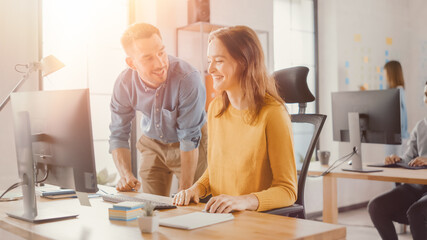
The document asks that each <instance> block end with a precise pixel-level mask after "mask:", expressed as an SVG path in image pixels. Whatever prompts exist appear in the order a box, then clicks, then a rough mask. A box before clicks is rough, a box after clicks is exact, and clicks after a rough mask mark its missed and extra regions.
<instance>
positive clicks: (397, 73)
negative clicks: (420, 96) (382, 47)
mask: <svg viewBox="0 0 427 240" xmlns="http://www.w3.org/2000/svg"><path fill="white" fill-rule="evenodd" d="M384 76H385V79H386V82H387V86H388V88H398V89H399V92H400V126H401V137H402V144H401V145H386V147H385V153H386V156H390V157H391V156H392V155H396V156H401V155H402V154H403V152H402V149H403V148H404V146H406V142H407V140H408V138H409V133H408V115H407V111H406V100H405V99H406V98H405V80H404V78H403V71H402V66H401V65H400V63H399V62H398V61H394V60H392V61H389V62H387V63H386V64H385V65H384ZM402 146H403V147H402Z"/></svg>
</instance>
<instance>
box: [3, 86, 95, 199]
mask: <svg viewBox="0 0 427 240" xmlns="http://www.w3.org/2000/svg"><path fill="white" fill-rule="evenodd" d="M11 102H12V108H13V115H14V122H15V142H16V148H17V157H18V171H19V174H20V176H21V177H22V176H23V174H25V173H27V174H28V172H27V171H28V170H29V169H28V168H27V167H25V166H28V165H25V163H24V162H23V161H26V160H25V159H24V158H22V156H21V157H20V154H21V155H22V153H23V152H25V151H22V148H23V146H24V147H25V144H23V141H24V142H25V139H30V140H29V142H31V148H28V149H30V151H31V152H32V154H30V155H32V158H33V160H34V163H35V164H37V167H38V174H37V175H38V179H40V178H41V177H43V176H44V174H45V172H44V171H45V169H46V168H45V166H47V169H48V177H47V179H46V181H45V182H46V183H50V184H53V185H57V186H61V187H64V188H73V189H75V190H76V191H79V192H87V193H95V192H97V191H98V188H97V182H96V169H95V160H94V150H93V138H92V125H91V117H90V105H89V90H88V89H78V90H61V91H37V92H20V93H14V94H12V96H11ZM29 133H30V134H31V136H30V137H28V136H27V135H28V134H29ZM27 145H28V144H27Z"/></svg>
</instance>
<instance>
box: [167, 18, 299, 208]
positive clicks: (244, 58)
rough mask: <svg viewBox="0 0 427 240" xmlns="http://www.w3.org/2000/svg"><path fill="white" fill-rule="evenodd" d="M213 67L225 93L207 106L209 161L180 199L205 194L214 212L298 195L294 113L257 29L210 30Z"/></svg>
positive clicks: (289, 200) (272, 204)
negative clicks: (270, 68)
mask: <svg viewBox="0 0 427 240" xmlns="http://www.w3.org/2000/svg"><path fill="white" fill-rule="evenodd" d="M208 42H209V46H208V60H209V68H208V71H209V74H211V76H212V78H213V81H214V88H215V90H216V91H218V92H219V93H220V94H219V96H218V97H216V98H215V99H214V100H213V101H212V103H211V104H210V106H209V110H208V121H207V122H208V142H209V145H208V169H207V170H206V171H205V173H204V174H203V175H202V177H200V179H199V180H198V181H197V182H196V183H195V184H194V185H193V186H192V187H191V188H189V189H186V190H183V191H181V192H179V193H178V194H177V195H176V196H175V197H174V203H175V204H177V205H188V204H189V203H190V201H194V202H198V201H199V198H200V197H201V198H204V197H206V196H207V195H209V194H212V196H213V197H212V198H211V199H210V200H209V202H208V203H207V204H206V210H207V211H208V212H211V213H229V212H231V211H242V210H257V211H266V210H270V209H274V208H280V207H285V206H289V205H292V204H293V203H294V202H295V200H296V188H297V183H296V179H297V177H296V167H295V160H294V152H293V141H292V129H291V121H290V117H289V114H288V113H287V111H286V109H285V107H284V105H283V100H282V99H281V98H280V97H279V95H278V93H277V89H276V85H275V82H274V79H273V78H272V77H270V76H269V74H268V73H267V69H266V66H265V62H264V53H263V51H262V47H261V44H260V41H259V40H258V37H257V35H256V33H255V32H254V31H253V30H252V29H250V28H249V27H246V26H235V27H228V28H221V29H218V30H216V31H214V32H212V33H211V34H210V36H209V41H208Z"/></svg>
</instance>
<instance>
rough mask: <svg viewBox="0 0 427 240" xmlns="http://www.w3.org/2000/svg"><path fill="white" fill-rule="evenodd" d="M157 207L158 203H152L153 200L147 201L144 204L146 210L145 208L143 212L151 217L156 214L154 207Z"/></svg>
mask: <svg viewBox="0 0 427 240" xmlns="http://www.w3.org/2000/svg"><path fill="white" fill-rule="evenodd" d="M155 207H156V205H154V204H152V203H151V202H146V203H145V204H144V210H143V214H144V216H146V217H151V216H154V215H155V212H156V211H154V208H155Z"/></svg>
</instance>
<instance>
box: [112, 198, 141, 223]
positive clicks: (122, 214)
mask: <svg viewBox="0 0 427 240" xmlns="http://www.w3.org/2000/svg"><path fill="white" fill-rule="evenodd" d="M142 207H144V203H141V202H121V203H117V204H114V205H113V208H109V209H108V213H109V218H110V220H120V221H131V220H135V219H136V218H137V217H138V216H140V215H141V214H142V211H141V208H142Z"/></svg>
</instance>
